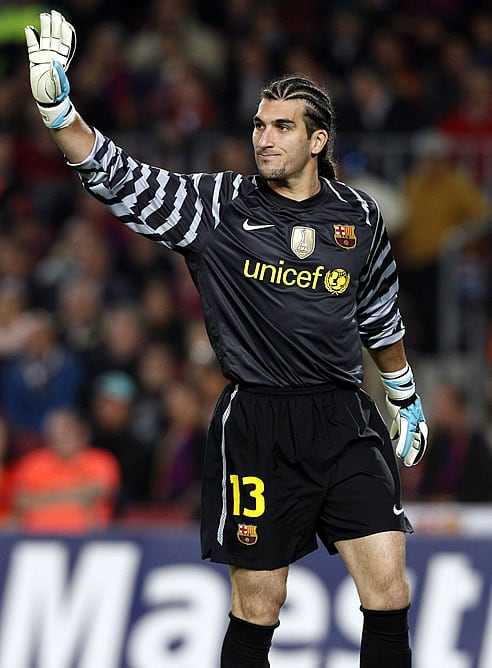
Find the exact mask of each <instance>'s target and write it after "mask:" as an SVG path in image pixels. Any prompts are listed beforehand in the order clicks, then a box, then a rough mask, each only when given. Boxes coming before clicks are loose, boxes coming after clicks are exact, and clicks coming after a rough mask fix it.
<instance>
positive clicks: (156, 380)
mask: <svg viewBox="0 0 492 668" xmlns="http://www.w3.org/2000/svg"><path fill="white" fill-rule="evenodd" d="M179 375H180V369H179V364H178V363H177V359H176V357H175V356H174V355H173V353H172V350H171V349H170V348H168V347H167V346H166V345H165V344H164V343H161V342H160V341H150V342H149V343H148V344H147V345H146V346H145V348H144V350H143V351H142V353H141V356H140V358H139V360H138V366H137V375H136V381H137V385H138V394H137V397H136V400H135V403H134V415H133V433H134V434H135V435H136V436H137V438H138V441H139V442H140V443H142V445H143V446H144V447H145V448H146V450H147V451H148V452H149V455H150V456H152V457H153V452H154V450H155V449H156V447H157V443H158V442H159V439H160V438H161V436H162V434H163V433H164V431H165V429H166V424H167V415H166V412H165V407H164V403H163V394H164V392H166V391H167V388H168V387H169V386H170V385H171V384H173V383H174V382H175V381H176V379H177V377H179Z"/></svg>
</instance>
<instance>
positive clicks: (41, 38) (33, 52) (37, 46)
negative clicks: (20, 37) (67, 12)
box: [25, 10, 76, 129]
mask: <svg viewBox="0 0 492 668" xmlns="http://www.w3.org/2000/svg"><path fill="white" fill-rule="evenodd" d="M39 18H40V24H41V30H40V32H39V33H38V31H37V30H36V28H34V26H26V28H25V34H26V43H27V51H28V54H29V67H30V82H31V90H32V94H33V97H34V99H35V100H36V103H37V105H38V109H39V113H40V114H41V118H42V119H43V122H44V124H45V125H46V126H47V127H49V128H52V129H60V128H64V127H66V126H67V125H69V124H70V123H71V122H72V121H73V119H74V118H75V114H76V112H75V108H74V106H73V104H72V103H71V101H70V98H69V97H68V95H69V93H70V84H69V83H68V79H67V75H66V74H65V71H66V70H67V69H68V66H69V65H70V61H71V60H72V57H73V54H74V52H75V45H76V37H75V29H74V27H73V26H72V25H71V24H70V23H68V21H66V20H65V19H64V18H63V16H62V15H61V14H60V13H59V12H56V11H55V10H53V11H52V12H51V13H50V14H47V13H43V14H41V15H40V17H39Z"/></svg>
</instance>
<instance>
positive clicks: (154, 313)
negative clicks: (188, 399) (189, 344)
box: [140, 278, 186, 361]
mask: <svg viewBox="0 0 492 668" xmlns="http://www.w3.org/2000/svg"><path fill="white" fill-rule="evenodd" d="M140 314H141V318H142V321H143V323H144V327H145V331H146V333H147V336H148V338H149V339H154V340H155V341H160V342H162V343H163V344H165V345H166V346H167V347H168V348H170V349H171V350H172V352H173V354H174V356H175V358H176V359H178V360H181V361H182V360H184V358H185V354H186V350H185V343H186V322H185V320H184V319H183V318H182V317H181V316H180V315H178V313H177V310H176V303H175V299H174V295H173V293H172V291H171V289H170V287H169V284H168V283H167V282H165V281H163V280H161V279H157V278H155V279H151V280H149V281H147V282H146V283H145V284H144V285H143V287H142V293H141V295H140Z"/></svg>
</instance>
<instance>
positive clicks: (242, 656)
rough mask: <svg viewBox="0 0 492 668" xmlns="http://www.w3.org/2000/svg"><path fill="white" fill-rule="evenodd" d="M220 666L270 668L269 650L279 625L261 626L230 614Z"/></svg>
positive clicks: (223, 667) (224, 667)
mask: <svg viewBox="0 0 492 668" xmlns="http://www.w3.org/2000/svg"><path fill="white" fill-rule="evenodd" d="M229 618H230V621H229V626H228V628H227V631H226V634H225V636H224V642H223V644H222V654H221V656H220V668H269V666H270V664H269V662H268V652H269V650H270V645H271V644H272V636H273V632H274V631H275V629H276V628H277V626H278V622H277V624H274V625H273V626H260V625H259V624H251V622H246V621H245V620H244V619H239V618H238V617H234V615H233V614H232V613H231V614H229Z"/></svg>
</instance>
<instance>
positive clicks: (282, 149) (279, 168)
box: [253, 100, 317, 182]
mask: <svg viewBox="0 0 492 668" xmlns="http://www.w3.org/2000/svg"><path fill="white" fill-rule="evenodd" d="M304 109H305V102H304V101H303V100H262V101H261V102H260V105H259V107H258V111H257V113H256V116H255V117H254V119H253V123H254V129H253V148H254V151H255V160H256V165H257V167H258V171H259V173H260V175H261V176H263V177H264V178H265V179H267V180H268V181H283V182H285V181H287V180H288V179H291V178H293V177H294V178H295V177H296V176H300V175H301V174H302V173H303V171H304V170H305V168H306V165H308V164H309V163H311V162H312V161H313V160H316V158H315V157H313V149H314V147H315V146H316V145H317V140H316V134H317V133H316V132H314V133H313V135H312V136H311V137H308V136H307V131H306V125H305V122H304Z"/></svg>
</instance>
